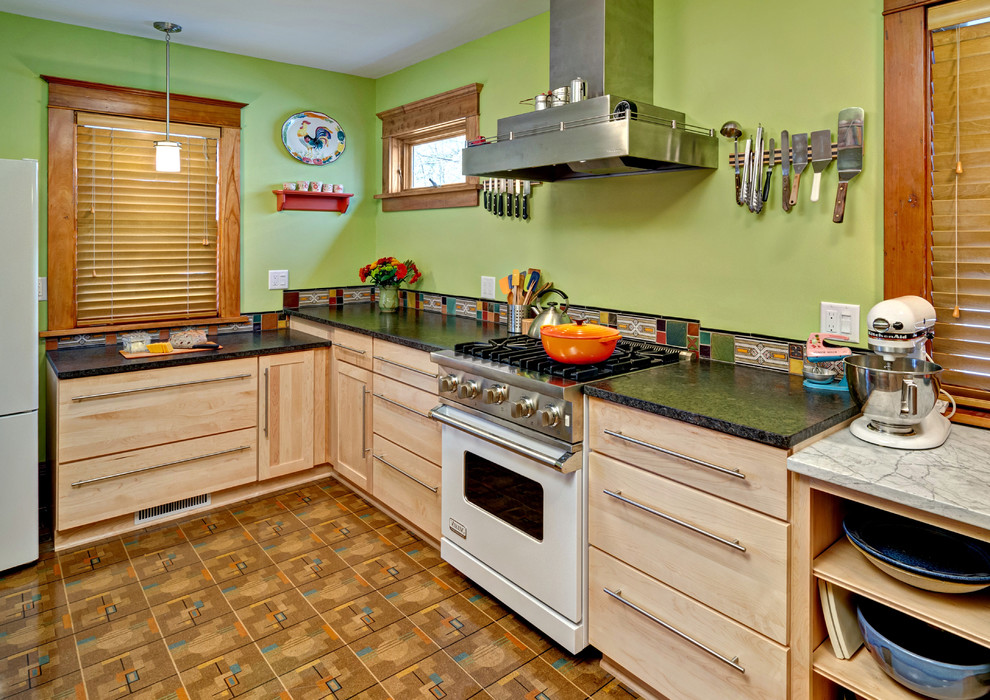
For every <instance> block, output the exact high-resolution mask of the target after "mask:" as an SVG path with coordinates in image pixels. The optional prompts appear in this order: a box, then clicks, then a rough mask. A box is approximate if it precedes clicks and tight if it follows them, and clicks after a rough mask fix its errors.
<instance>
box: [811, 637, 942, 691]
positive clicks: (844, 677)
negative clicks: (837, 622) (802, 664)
mask: <svg viewBox="0 0 990 700" xmlns="http://www.w3.org/2000/svg"><path fill="white" fill-rule="evenodd" d="M813 663H814V669H815V673H817V674H819V675H820V676H824V677H825V678H828V679H829V680H830V681H832V682H833V683H838V684H839V685H841V686H842V687H843V688H847V689H848V690H851V691H853V692H854V693H856V695H858V696H860V697H862V698H865V699H866V700H919V699H920V698H923V697H924V696H922V695H918V694H917V693H915V692H914V691H913V690H908V689H907V688H905V687H904V686H903V685H901V684H900V683H897V682H896V681H894V680H893V679H892V678H890V676H888V675H887V674H886V673H884V672H883V670H882V669H881V668H880V666H878V665H877V662H876V661H874V660H873V658H872V657H871V656H870V652H869V651H867V649H866V647H865V646H864V647H860V648H859V651H857V652H856V653H855V654H853V657H852V658H851V659H839V658H837V657H836V655H835V653H834V652H833V651H832V643H831V642H830V641H828V640H827V639H826V640H825V641H824V642H822V644H821V645H820V646H819V647H818V648H817V649H815V655H814V658H813Z"/></svg>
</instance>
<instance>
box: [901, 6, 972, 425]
mask: <svg viewBox="0 0 990 700" xmlns="http://www.w3.org/2000/svg"><path fill="white" fill-rule="evenodd" d="M951 1H952V0H884V10H883V15H884V22H883V29H884V51H883V56H884V61H883V65H884V68H883V78H884V85H883V94H884V108H883V111H884V120H883V130H884V172H883V179H884V181H883V201H884V211H883V227H884V236H883V254H884V260H883V273H884V274H883V294H884V298H886V299H889V298H891V297H897V296H902V295H905V294H914V295H918V296H921V297H924V298H925V299H930V298H931V283H930V281H929V279H928V274H927V270H928V269H929V268H930V266H931V262H932V261H931V251H930V249H929V246H928V230H929V228H930V222H931V206H930V204H929V201H928V194H927V193H928V188H929V183H930V182H931V165H930V158H929V155H928V154H929V153H931V144H930V137H929V132H928V110H929V104H928V87H929V83H930V80H931V71H930V60H929V56H930V52H931V40H930V38H929V34H928V17H927V11H928V8H929V7H930V6H932V5H942V4H946V3H947V2H951ZM947 388H948V390H949V391H950V392H951V393H952V395H953V396H954V397H955V398H956V401H957V403H958V404H959V409H958V410H957V411H956V415H955V416H954V417H953V419H952V420H953V422H957V423H966V424H970V425H979V426H981V427H990V392H985V391H980V390H978V389H969V388H965V387H956V386H951V387H947Z"/></svg>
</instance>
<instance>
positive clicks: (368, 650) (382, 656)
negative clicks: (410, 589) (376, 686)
mask: <svg viewBox="0 0 990 700" xmlns="http://www.w3.org/2000/svg"><path fill="white" fill-rule="evenodd" d="M348 646H350V648H351V650H352V651H353V652H354V653H355V654H357V656H358V658H359V659H361V661H362V662H364V664H365V665H366V666H367V667H368V669H369V670H370V671H371V672H372V673H373V674H374V675H375V677H376V678H378V679H379V680H382V679H385V678H388V677H389V676H392V675H395V674H396V673H398V672H399V671H401V670H402V669H404V668H408V667H409V666H411V665H412V664H414V663H416V662H417V661H420V660H422V659H424V658H426V657H427V656H430V655H432V654H434V653H435V652H437V651H439V647H438V646H437V645H436V644H434V643H433V641H432V640H431V639H430V638H429V637H427V636H426V634H425V633H424V632H423V631H422V630H420V629H419V628H417V627H416V626H415V625H413V623H411V622H409V620H406V619H404V618H403V619H402V620H399V621H398V622H393V623H392V624H391V625H389V626H388V627H386V628H384V629H382V630H379V631H377V632H372V633H371V634H369V635H368V636H367V637H362V638H361V639H359V640H358V641H356V642H352V643H351V644H349V645H348Z"/></svg>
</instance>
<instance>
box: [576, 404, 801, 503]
mask: <svg viewBox="0 0 990 700" xmlns="http://www.w3.org/2000/svg"><path fill="white" fill-rule="evenodd" d="M590 406H591V409H590V416H589V431H590V444H591V449H592V450H594V451H596V452H601V453H603V454H607V455H611V456H612V457H616V458H617V459H621V460H623V461H624V462H629V463H630V464H635V465H636V466H637V467H642V468H643V469H647V470H649V471H651V472H655V473H657V474H661V475H663V476H666V477H668V478H670V479H673V480H674V481H679V482H681V483H682V484H687V485H688V486H694V487H695V488H699V489H702V490H703V491H708V492H709V493H713V494H715V495H716V496H721V497H722V498H726V499H728V500H730V501H732V502H734V503H739V504H741V505H744V506H748V507H750V508H755V509H756V510H759V511H761V512H763V513H766V514H767V515H772V516H774V517H775V518H780V519H781V520H786V519H787V452H786V451H785V450H781V449H777V448H775V447H768V446H767V445H761V444H760V443H758V442H753V441H752V440H743V439H742V438H737V437H734V436H732V435H726V434H725V433H719V432H717V431H714V430H708V429H706V428H699V427H697V426H694V425H690V424H688V423H683V422H681V421H677V420H673V419H671V418H664V417H663V416H657V415H654V414H652V413H646V412H644V411H639V410H637V409H634V408H626V407H624V406H618V405H616V404H614V403H611V402H609V401H602V400H601V399H592V400H591V402H590Z"/></svg>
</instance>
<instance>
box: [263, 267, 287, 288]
mask: <svg viewBox="0 0 990 700" xmlns="http://www.w3.org/2000/svg"><path fill="white" fill-rule="evenodd" d="M268 288H269V289H288V288H289V271H288V270H269V271H268Z"/></svg>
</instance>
